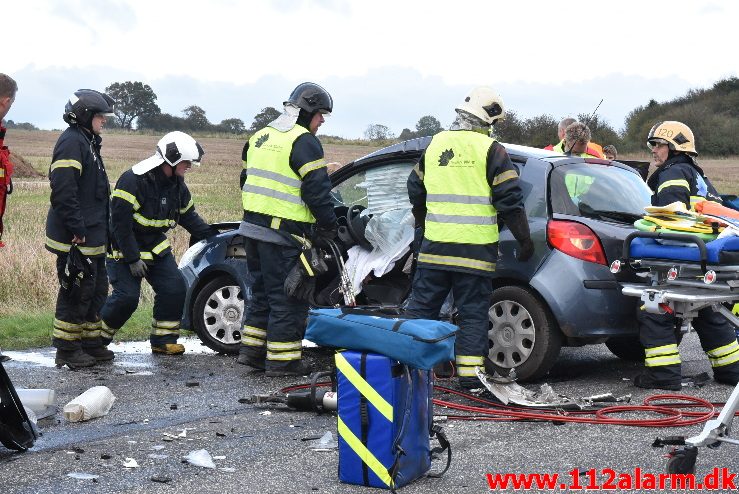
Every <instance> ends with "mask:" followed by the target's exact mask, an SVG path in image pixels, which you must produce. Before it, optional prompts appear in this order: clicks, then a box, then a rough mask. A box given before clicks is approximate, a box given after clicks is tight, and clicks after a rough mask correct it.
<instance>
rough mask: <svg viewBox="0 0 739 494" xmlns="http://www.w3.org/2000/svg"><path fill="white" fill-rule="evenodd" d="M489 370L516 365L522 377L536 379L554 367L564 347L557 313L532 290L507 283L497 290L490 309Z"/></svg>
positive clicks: (487, 367)
mask: <svg viewBox="0 0 739 494" xmlns="http://www.w3.org/2000/svg"><path fill="white" fill-rule="evenodd" d="M488 319H489V320H490V329H489V330H488V345H489V351H488V355H487V358H486V359H485V368H486V370H487V371H488V373H493V372H495V371H497V372H498V373H501V374H503V375H505V374H507V373H508V372H509V370H510V369H511V368H514V369H515V372H516V376H517V379H518V380H519V381H533V380H535V379H538V378H540V377H542V376H543V375H545V374H546V373H547V372H549V369H551V368H552V366H553V365H554V362H556V360H557V357H558V356H559V350H560V348H561V347H562V333H561V332H560V330H559V328H558V327H557V324H556V322H555V320H554V317H553V316H552V315H551V313H550V312H549V309H548V308H547V307H546V305H545V304H544V302H542V301H541V300H540V299H539V298H538V297H537V296H536V295H534V293H532V292H531V291H530V290H528V289H526V288H523V287H518V286H505V287H501V288H498V289H496V290H495V291H493V295H492V297H491V302H490V309H489V311H488Z"/></svg>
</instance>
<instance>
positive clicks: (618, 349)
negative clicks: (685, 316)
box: [606, 327, 688, 362]
mask: <svg viewBox="0 0 739 494" xmlns="http://www.w3.org/2000/svg"><path fill="white" fill-rule="evenodd" d="M687 332H688V329H687V327H685V329H683V328H682V327H677V328H675V341H676V342H677V344H678V345H680V343H682V341H683V336H684V335H685V333H687ZM606 348H608V350H610V351H611V353H612V354H614V355H615V356H616V357H618V358H620V359H621V360H626V361H628V362H643V361H644V357H645V355H644V345H642V344H641V341H639V335H634V336H626V337H618V338H611V339H609V340H608V341H606Z"/></svg>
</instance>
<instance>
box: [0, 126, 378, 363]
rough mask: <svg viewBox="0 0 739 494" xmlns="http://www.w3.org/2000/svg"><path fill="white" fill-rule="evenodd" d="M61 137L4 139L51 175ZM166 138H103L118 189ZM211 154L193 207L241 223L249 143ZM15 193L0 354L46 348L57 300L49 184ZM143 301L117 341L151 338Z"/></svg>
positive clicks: (31, 182)
mask: <svg viewBox="0 0 739 494" xmlns="http://www.w3.org/2000/svg"><path fill="white" fill-rule="evenodd" d="M59 134H60V132H53V131H15V130H12V129H11V130H10V131H8V134H7V136H6V138H5V142H6V144H7V145H8V146H9V147H10V150H11V152H15V153H18V154H20V155H21V156H23V157H24V158H25V159H26V160H27V161H28V162H29V163H31V164H32V165H33V166H34V168H36V169H37V170H38V171H40V172H42V173H43V174H44V175H46V174H47V172H48V168H49V164H50V161H51V153H52V150H53V148H54V144H55V142H56V140H57V138H58V137H59ZM159 137H160V136H143V135H131V134H121V133H109V134H107V133H105V132H104V133H103V148H102V155H103V160H104V161H105V165H106V167H107V169H108V177H109V178H110V180H111V182H112V184H111V186H112V185H114V184H115V181H116V180H117V179H118V177H119V176H120V175H121V173H123V171H125V170H126V169H128V168H129V167H131V165H133V164H135V163H137V162H138V161H140V160H142V159H144V158H146V157H148V156H151V155H152V154H153V152H154V148H155V146H156V142H157V141H158V139H159ZM198 140H199V142H200V143H201V144H202V146H203V148H204V149H205V157H204V158H203V164H202V166H201V167H199V168H193V169H192V170H191V171H190V172H188V174H187V177H186V181H187V184H188V186H189V188H190V190H191V192H192V194H193V198H194V200H195V206H196V209H197V210H198V212H199V213H200V215H201V216H202V217H203V218H204V219H205V220H206V221H208V222H217V221H229V220H230V221H234V220H239V219H241V215H242V210H241V193H240V192H241V191H240V189H239V174H240V172H241V167H242V163H241V149H242V147H243V145H244V141H243V139H230V138H217V137H203V138H198ZM324 148H325V154H326V159H327V160H328V161H337V162H340V163H342V164H343V163H347V162H349V161H351V160H353V159H356V158H359V157H361V156H364V155H365V154H368V153H370V152H372V151H374V150H375V149H377V148H376V147H372V146H362V145H335V144H327V145H325V146H324ZM14 186H15V191H14V193H13V194H12V195H11V196H10V198H9V200H8V207H7V211H6V214H5V218H4V219H5V233H4V234H3V240H4V241H5V243H6V247H4V248H3V249H1V250H0V348H7V349H10V348H20V347H29V346H38V345H48V344H49V342H50V338H51V336H50V335H51V321H52V319H53V312H54V304H55V301H56V294H57V286H58V282H57V278H56V273H55V266H54V261H55V256H54V255H53V254H51V253H50V252H48V251H47V250H46V249H45V248H44V237H45V233H44V232H45V221H46V213H47V211H48V207H49V190H50V189H49V182H48V180H47V179H46V178H45V177H44V178H39V179H25V178H19V177H16V178H15V179H14ZM170 238H171V241H172V243H173V246H174V251H175V256H176V257H177V258H178V259H179V257H180V256H181V255H182V253H183V252H184V250H185V249H186V247H187V242H188V239H189V236H188V234H187V232H186V231H185V230H184V229H182V228H180V227H177V228H175V229H174V230H172V231H171V234H170ZM142 291H143V296H142V298H143V301H142V304H141V306H140V307H139V310H138V311H137V312H136V314H135V315H134V317H133V318H132V320H131V321H130V322H129V323H128V324H127V325H126V326H124V328H123V329H122V331H121V332H120V333H119V335H120V336H121V337H122V338H126V339H130V338H138V339H140V338H142V337H144V336H145V335H146V334H148V325H149V324H150V319H151V304H152V300H153V298H152V292H151V290H150V288H149V287H148V285H147V284H146V283H144V289H143V290H142Z"/></svg>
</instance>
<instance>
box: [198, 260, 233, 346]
mask: <svg viewBox="0 0 739 494" xmlns="http://www.w3.org/2000/svg"><path fill="white" fill-rule="evenodd" d="M243 315H244V297H243V295H242V293H241V287H239V285H238V284H237V283H236V282H235V281H234V280H233V278H231V277H230V276H227V275H223V276H219V277H218V278H215V279H214V280H211V281H209V282H208V283H207V284H206V285H205V286H204V287H203V289H202V290H200V292H199V293H198V295H197V297H196V298H195V305H194V306H193V315H192V319H193V321H194V322H193V324H194V326H195V332H196V333H197V334H198V337H199V338H200V340H201V341H202V342H203V343H204V344H205V345H206V346H207V347H208V348H211V349H213V350H215V351H216V352H219V353H231V354H236V353H239V346H240V345H241V328H242V321H243Z"/></svg>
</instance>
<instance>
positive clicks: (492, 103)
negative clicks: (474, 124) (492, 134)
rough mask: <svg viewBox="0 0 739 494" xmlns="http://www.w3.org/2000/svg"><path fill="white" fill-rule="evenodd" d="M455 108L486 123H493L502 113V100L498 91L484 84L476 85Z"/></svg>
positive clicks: (501, 116)
mask: <svg viewBox="0 0 739 494" xmlns="http://www.w3.org/2000/svg"><path fill="white" fill-rule="evenodd" d="M455 110H461V111H465V112H467V113H469V114H471V115H474V116H476V117H477V118H479V119H480V120H482V121H483V122H485V123H487V124H488V125H493V124H495V122H497V121H498V120H500V119H502V118H503V114H504V108H503V100H502V99H501V98H500V96H498V93H496V92H495V91H493V90H492V89H491V88H489V87H486V86H480V87H476V88H474V89H473V90H472V91H470V94H469V95H467V97H466V98H465V99H464V101H463V102H462V103H461V104H460V105H459V106H457V108H455Z"/></svg>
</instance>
